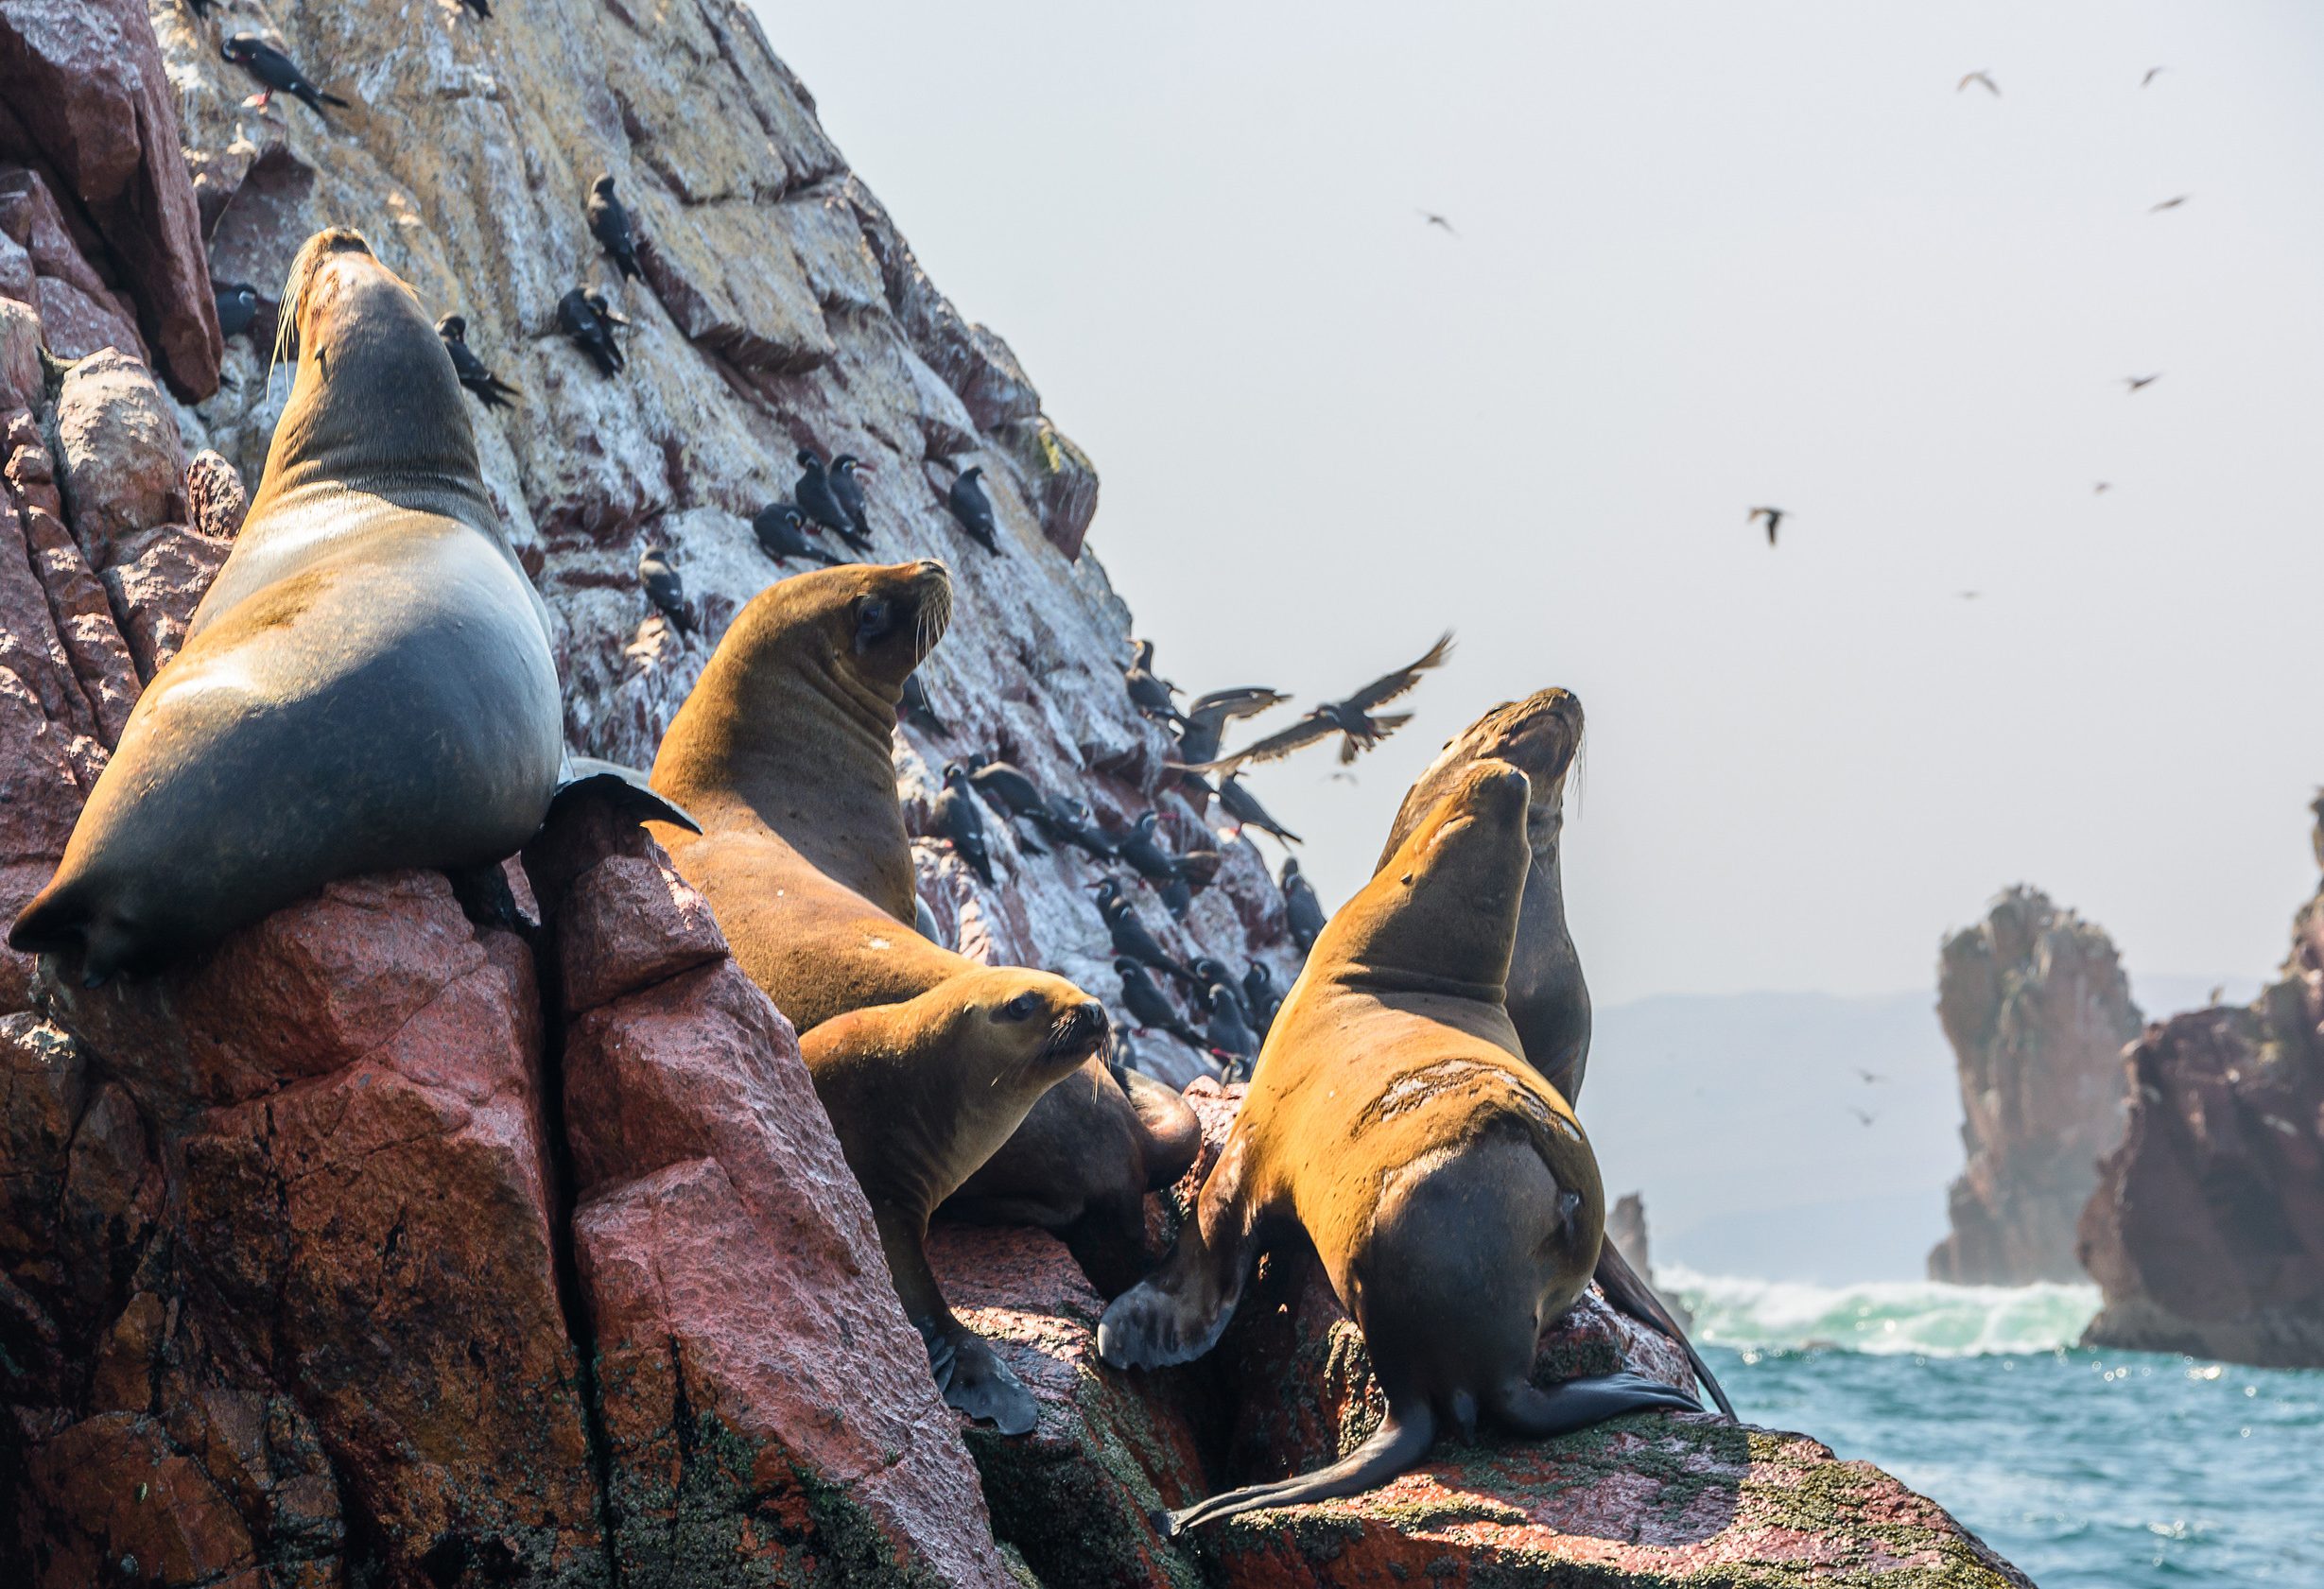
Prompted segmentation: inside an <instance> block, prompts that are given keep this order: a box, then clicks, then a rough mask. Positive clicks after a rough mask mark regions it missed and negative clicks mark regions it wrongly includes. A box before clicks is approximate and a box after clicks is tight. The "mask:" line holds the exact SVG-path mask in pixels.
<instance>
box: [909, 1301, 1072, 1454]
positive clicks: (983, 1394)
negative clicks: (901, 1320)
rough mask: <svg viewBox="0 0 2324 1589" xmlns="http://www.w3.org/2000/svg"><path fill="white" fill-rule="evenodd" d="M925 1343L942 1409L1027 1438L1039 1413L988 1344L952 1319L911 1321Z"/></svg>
mask: <svg viewBox="0 0 2324 1589" xmlns="http://www.w3.org/2000/svg"><path fill="white" fill-rule="evenodd" d="M915 1322H916V1323H917V1324H918V1325H919V1328H920V1339H921V1340H922V1341H924V1342H926V1343H927V1346H928V1369H929V1371H930V1372H931V1373H934V1374H935V1376H936V1388H937V1390H941V1391H943V1392H944V1398H945V1406H946V1407H952V1408H959V1409H960V1410H961V1411H963V1412H965V1413H966V1414H968V1416H969V1417H971V1418H976V1419H981V1420H983V1421H984V1422H986V1423H989V1424H991V1425H993V1426H994V1427H995V1428H997V1429H998V1430H999V1431H1000V1432H1001V1433H1002V1434H1004V1435H1023V1434H1031V1433H1032V1426H1033V1425H1035V1424H1037V1423H1039V1422H1040V1420H1041V1409H1040V1408H1039V1406H1038V1405H1037V1404H1035V1402H1034V1401H1033V1399H1032V1391H1030V1390H1026V1389H1025V1384H1024V1381H1022V1380H1020V1379H1018V1378H1017V1376H1016V1375H1015V1373H1013V1372H1012V1371H1011V1370H1010V1368H1009V1365H1008V1364H1006V1363H1004V1362H1002V1361H1001V1360H1000V1354H998V1353H997V1352H995V1351H994V1350H993V1344H992V1342H990V1341H988V1340H986V1339H984V1338H983V1337H982V1336H980V1335H979V1334H977V1332H976V1331H974V1330H972V1329H970V1328H969V1327H968V1326H967V1325H965V1324H963V1323H962V1322H961V1321H959V1320H958V1319H955V1318H953V1317H952V1315H951V1314H950V1313H949V1312H946V1313H944V1314H942V1315H939V1316H938V1317H936V1318H933V1319H922V1320H917V1321H915Z"/></svg>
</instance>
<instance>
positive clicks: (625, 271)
mask: <svg viewBox="0 0 2324 1589" xmlns="http://www.w3.org/2000/svg"><path fill="white" fill-rule="evenodd" d="M587 209H588V216H589V235H590V236H592V237H595V238H596V239H597V240H598V247H599V248H601V249H603V250H605V252H606V253H607V255H608V256H610V257H611V258H612V260H613V262H614V264H615V266H616V268H618V269H619V270H620V272H621V274H622V276H623V278H624V279H630V280H633V279H635V278H636V277H639V276H642V275H644V274H645V271H643V270H642V269H640V268H638V264H637V234H636V233H634V232H633V231H632V230H631V229H630V209H629V206H628V205H626V204H624V203H622V201H621V200H620V199H616V198H615V197H614V179H613V177H612V176H611V175H610V174H609V175H604V176H600V177H598V180H597V181H594V182H591V183H590V184H589V203H588V206H587Z"/></svg>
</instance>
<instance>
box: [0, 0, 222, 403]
mask: <svg viewBox="0 0 2324 1589" xmlns="http://www.w3.org/2000/svg"><path fill="white" fill-rule="evenodd" d="M0 79H4V80H6V81H7V82H8V83H9V85H10V87H11V90H12V91H13V92H11V94H10V95H9V108H10V109H11V110H12V111H13V112H15V114H14V116H13V117H12V118H11V119H12V121H13V123H14V126H15V129H16V130H17V131H18V132H20V133H21V134H22V136H23V138H24V140H25V142H26V144H28V145H29V147H9V148H5V149H0V153H5V154H6V155H7V156H9V157H10V158H15V159H28V158H37V159H38V160H39V161H40V162H41V163H42V164H45V165H46V166H47V167H48V169H50V170H51V171H53V172H55V173H56V174H57V176H58V177H59V178H60V179H61V185H62V189H63V191H65V192H68V193H71V194H72V195H73V196H74V197H75V199H76V200H77V202H78V205H79V207H80V211H81V213H82V214H83V215H84V216H86V217H87V219H88V221H89V224H90V225H91V226H93V227H94V228H95V232H96V233H98V234H99V235H100V236H101V237H102V238H103V240H104V247H105V249H106V250H107V253H108V256H109V257H108V263H109V265H110V266H111V267H112V268H113V270H115V271H116V272H117V277H116V279H117V280H119V281H120V282H121V283H122V284H123V285H125V286H126V287H127V288H128V290H129V294H130V298H131V299H132V300H134V302H136V304H137V305H138V309H137V318H138V319H139V320H140V321H141V322H142V323H143V325H144V326H145V328H146V331H147V334H148V336H149V337H150V339H151V342H152V346H153V348H154V351H155V352H156V354H158V355H159V359H160V363H161V368H162V370H163V371H164V372H165V374H166V375H167V376H168V377H169V379H170V381H171V383H172V384H173V385H175V386H176V387H177V388H178V389H179V390H180V391H181V392H182V393H183V394H184V395H185V396H187V397H188V398H192V399H195V400H199V399H201V398H204V397H207V396H209V395H210V394H211V393H212V392H214V391H216V390H217V371H218V360H219V358H220V356H221V355H222V354H223V351H224V345H223V343H222V341H221V340H220V338H219V337H218V329H217V305H216V304H215V302H213V301H212V299H211V296H210V272H209V267H208V263H207V258H206V255H205V253H204V251H203V249H202V234H201V217H200V216H199V212H198V211H197V209H196V207H195V202H194V186H193V181H192V178H191V177H190V176H189V175H188V173H187V171H186V164H185V160H184V157H183V155H182V153H181V152H180V148H179V146H180V143H181V141H182V140H181V138H180V134H179V130H178V91H177V89H176V88H175V87H174V86H173V85H172V84H171V83H170V80H169V77H168V74H167V72H166V71H165V68H164V66H163V62H162V52H161V45H160V43H159V42H158V41H157V40H156V39H155V38H154V36H153V25H152V23H151V22H150V21H149V20H148V19H147V15H146V8H145V4H144V0H9V4H8V5H7V6H6V7H5V8H0Z"/></svg>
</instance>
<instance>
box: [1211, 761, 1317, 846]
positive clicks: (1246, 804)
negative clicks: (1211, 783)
mask: <svg viewBox="0 0 2324 1589" xmlns="http://www.w3.org/2000/svg"><path fill="white" fill-rule="evenodd" d="M1219 809H1220V810H1222V811H1223V812H1225V813H1226V814H1227V815H1228V816H1230V817H1232V818H1234V819H1235V825H1236V826H1237V827H1239V828H1257V829H1258V831H1259V832H1261V833H1272V834H1274V835H1275V837H1276V838H1279V839H1281V840H1282V841H1283V842H1284V843H1286V844H1296V843H1298V842H1299V841H1300V839H1299V836H1298V835H1297V834H1295V833H1293V832H1292V830H1291V829H1289V828H1287V827H1285V826H1284V825H1283V824H1282V823H1281V822H1278V821H1276V820H1275V819H1274V818H1273V817H1271V816H1269V815H1268V814H1267V808H1266V807H1265V806H1264V805H1261V804H1260V803H1258V796H1257V795H1255V794H1253V793H1252V792H1251V791H1250V790H1249V789H1246V788H1244V787H1243V786H1242V774H1241V773H1240V772H1230V773H1228V774H1227V775H1226V776H1225V777H1223V778H1222V779H1220V780H1219Z"/></svg>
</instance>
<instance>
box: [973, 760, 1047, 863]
mask: <svg viewBox="0 0 2324 1589" xmlns="http://www.w3.org/2000/svg"><path fill="white" fill-rule="evenodd" d="M968 782H969V785H970V786H972V787H973V788H975V790H976V791H977V793H978V794H980V795H981V796H983V797H984V801H985V803H986V804H988V805H990V806H991V807H992V808H993V809H994V810H996V811H997V812H999V813H1000V814H1001V816H1003V817H1004V818H1008V819H1010V820H1024V821H1029V822H1032V824H1033V825H1034V826H1036V827H1038V826H1040V825H1041V824H1042V822H1043V821H1044V820H1046V819H1047V818H1048V817H1049V815H1050V812H1049V797H1048V796H1046V795H1044V794H1043V793H1042V792H1041V786H1040V785H1038V784H1036V783H1034V782H1033V781H1032V778H1031V777H1029V776H1028V775H1027V774H1026V772H1025V770H1024V769H1022V768H1018V767H1013V766H1011V765H1010V764H1009V763H1007V762H1005V761H988V762H986V763H985V764H984V765H983V766H982V767H980V768H978V769H975V770H974V771H972V772H971V773H969V775H968ZM1017 842H1018V843H1020V844H1022V845H1023V846H1024V847H1025V848H1026V849H1027V850H1028V851H1030V852H1032V854H1033V855H1048V854H1049V852H1048V851H1047V850H1045V849H1043V848H1042V847H1041V846H1040V845H1038V844H1035V843H1034V842H1033V841H1032V839H1030V838H1026V837H1025V836H1024V835H1023V834H1021V833H1020V834H1018V835H1017Z"/></svg>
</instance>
